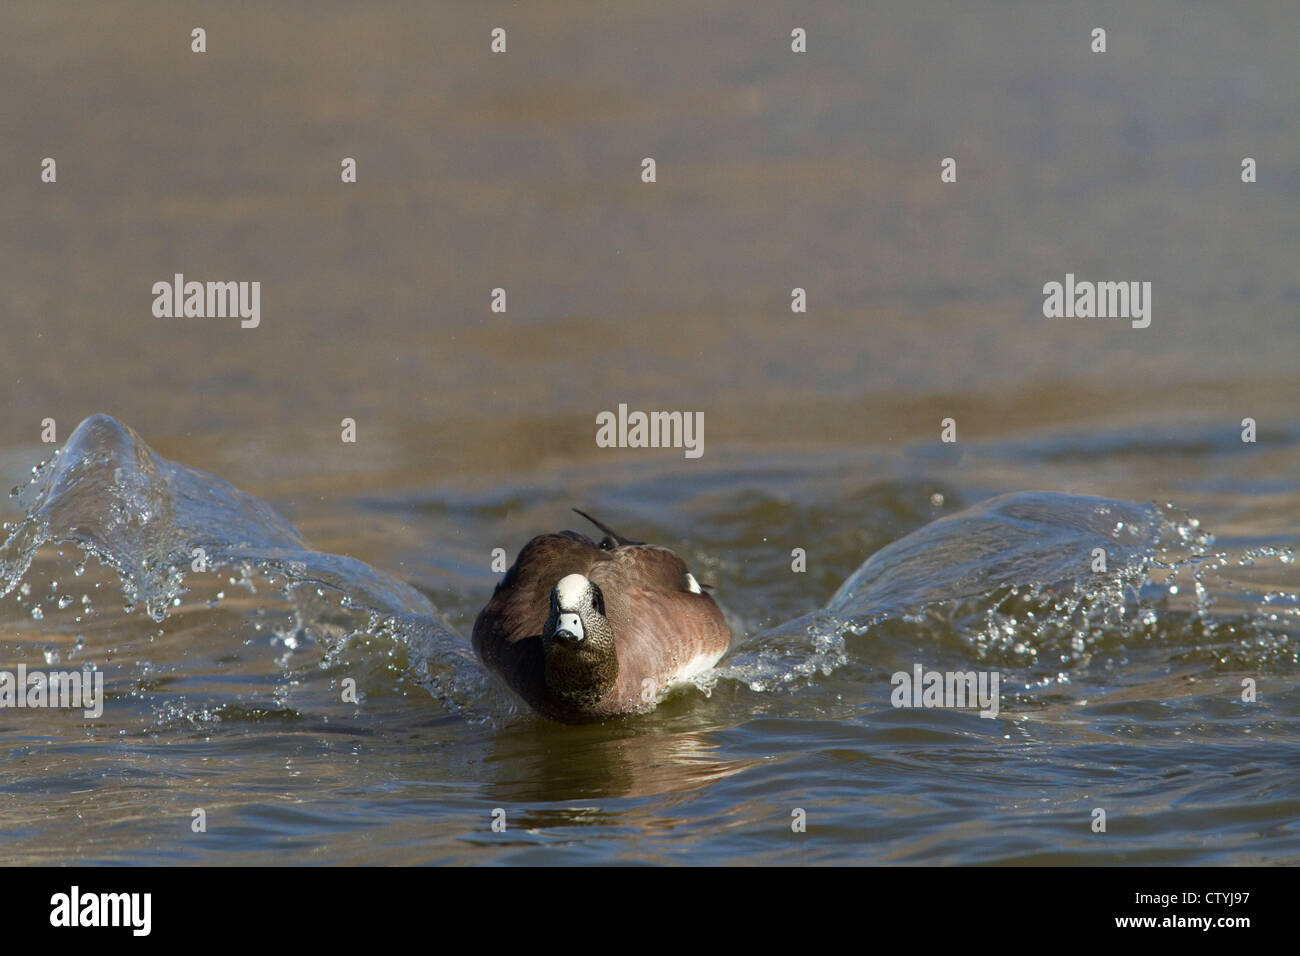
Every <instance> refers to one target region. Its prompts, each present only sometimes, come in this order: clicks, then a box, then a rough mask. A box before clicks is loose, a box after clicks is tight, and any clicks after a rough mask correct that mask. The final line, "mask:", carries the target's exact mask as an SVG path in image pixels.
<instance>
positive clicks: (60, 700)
mask: <svg viewBox="0 0 1300 956" xmlns="http://www.w3.org/2000/svg"><path fill="white" fill-rule="evenodd" d="M0 707H61V708H72V709H76V708H81V710H82V711H84V713H85V716H86V717H88V718H91V719H94V718H96V717H99V716H101V715H102V714H103V713H104V673H103V671H92V670H90V669H89V668H84V669H82V670H81V671H29V670H27V665H26V664H19V665H18V671H17V673H14V672H13V671H0Z"/></svg>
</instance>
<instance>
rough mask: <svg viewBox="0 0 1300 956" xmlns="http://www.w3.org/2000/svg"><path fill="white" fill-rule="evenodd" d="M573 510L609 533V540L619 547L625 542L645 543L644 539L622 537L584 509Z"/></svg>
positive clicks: (625, 543)
mask: <svg viewBox="0 0 1300 956" xmlns="http://www.w3.org/2000/svg"><path fill="white" fill-rule="evenodd" d="M573 510H574V511H575V512H577V513H578V514H580V515H582V516H583V517H584V518H586V519H587V520H588V521H590V522H591V523H592V524H594V525H595V526H596V527H597V528H599V529H600V530H601V531H603V532H605V534H607V535H609V538H610V540H611V541H613V542H614V543H615V544H616V545H618V546H619V547H623V546H624V545H627V544H645V542H644V541H633V540H632V539H631V538H625V537H623V536H622V535H621V534H619V533H618V532H617V531H615V530H614V529H613V528H611V527H610V526H609V525H607V524H605V523H604V522H601V521H597V520H596V519H595V518H593V517H592V516H591V515H589V514H587V512H585V511H579V510H578V509H577V508H574V509H573Z"/></svg>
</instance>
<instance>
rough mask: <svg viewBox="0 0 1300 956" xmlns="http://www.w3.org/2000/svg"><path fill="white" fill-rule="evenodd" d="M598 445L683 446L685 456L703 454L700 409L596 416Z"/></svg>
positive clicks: (622, 408)
mask: <svg viewBox="0 0 1300 956" xmlns="http://www.w3.org/2000/svg"><path fill="white" fill-rule="evenodd" d="M596 447H598V448H682V449H684V450H685V451H684V454H685V456H686V457H687V458H699V457H700V456H701V455H703V454H704V413H703V412H638V411H633V412H629V411H628V410H627V405H626V404H620V405H619V406H618V414H617V415H616V414H615V413H614V412H609V411H606V412H600V413H598V414H597V415H596Z"/></svg>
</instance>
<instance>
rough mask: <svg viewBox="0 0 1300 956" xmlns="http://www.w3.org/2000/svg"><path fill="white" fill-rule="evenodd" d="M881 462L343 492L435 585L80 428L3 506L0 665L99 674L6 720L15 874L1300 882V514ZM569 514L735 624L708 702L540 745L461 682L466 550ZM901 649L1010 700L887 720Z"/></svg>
mask: <svg viewBox="0 0 1300 956" xmlns="http://www.w3.org/2000/svg"><path fill="white" fill-rule="evenodd" d="M1116 440H1119V439H1116ZM1287 444H1288V447H1289V451H1288V453H1287V454H1288V456H1289V461H1290V465H1289V467H1290V468H1291V469H1292V470H1294V468H1295V463H1296V459H1297V446H1296V441H1295V436H1294V435H1292V436H1289V441H1288V443H1287ZM1221 450H1222V451H1223V453H1224V454H1230V453H1231V449H1230V448H1228V447H1227V446H1226V444H1225V445H1224V446H1223V447H1222V449H1221ZM1004 452H1005V449H1004V450H1003V451H1002V452H999V450H998V449H988V450H987V451H986V454H985V456H984V457H987V458H988V459H989V460H995V459H996V458H997V457H998V455H999V454H1001V453H1004ZM1070 454H1072V452H1071V449H1070V447H1069V445H1068V443H1066V442H1057V443H1054V444H1053V446H1052V448H1051V449H1050V450H1049V449H1043V448H1042V447H1039V448H1038V449H1037V450H1035V449H1034V448H1032V447H1030V446H1024V447H1020V448H1017V449H1016V450H1015V455H1016V457H1017V459H1019V460H1027V459H1029V458H1032V457H1034V456H1035V455H1042V456H1044V457H1048V456H1055V457H1057V458H1058V459H1059V458H1060V457H1062V456H1065V457H1068V456H1069V455H1070ZM1213 454H1214V451H1213V448H1212V447H1211V449H1209V450H1207V451H1206V456H1207V457H1212V456H1213ZM974 456H975V457H976V458H979V457H981V455H980V453H979V452H976V453H975V455H974ZM895 464H896V467H899V468H901V469H914V470H916V471H917V474H916V475H915V477H914V479H913V480H910V481H900V480H874V481H866V482H858V481H855V480H854V478H853V467H854V466H853V463H852V462H851V461H849V460H840V461H832V460H829V459H828V460H825V461H822V462H820V464H819V467H816V468H813V467H807V468H804V467H800V466H799V464H798V463H794V464H792V463H791V462H789V461H788V460H787V461H777V460H768V461H764V460H762V459H761V458H759V457H757V456H754V457H752V458H751V459H750V460H748V461H746V462H744V463H743V467H740V465H741V463H735V464H733V465H724V466H719V467H717V468H715V469H714V470H712V471H701V472H700V473H699V477H698V478H697V479H696V480H695V481H694V482H687V483H682V482H680V481H678V482H675V483H672V484H668V483H664V482H658V483H656V481H655V479H654V478H653V477H646V476H645V475H644V474H642V477H641V478H640V480H639V482H638V481H629V480H628V478H627V476H625V475H620V474H618V473H617V472H614V471H610V472H609V473H607V474H600V473H599V469H593V470H592V472H593V473H592V474H591V475H589V476H588V478H587V481H586V484H585V485H584V487H581V488H575V487H573V486H572V482H568V483H550V482H548V481H547V480H545V479H544V478H541V479H539V480H538V481H536V482H535V483H530V484H520V485H518V486H516V487H507V488H496V489H493V490H492V491H491V492H490V493H478V494H475V493H470V492H464V491H461V492H456V493H449V494H439V493H438V492H436V491H430V492H429V493H427V494H425V495H420V496H417V497H412V496H399V495H393V496H383V495H380V496H376V497H373V498H370V499H367V500H361V501H357V502H355V503H354V507H355V508H356V509H357V511H358V512H360V513H361V514H370V515H372V516H373V517H374V519H375V520H376V521H378V522H380V523H381V524H382V525H385V526H391V527H394V528H397V527H404V528H407V529H408V531H413V532H415V533H416V536H417V537H419V538H420V540H422V541H423V546H422V547H423V550H424V552H425V553H424V555H423V560H425V561H428V562H430V566H433V567H440V568H441V571H435V572H432V573H430V574H428V575H427V576H426V575H421V577H422V579H421V580H415V581H414V582H408V581H407V580H405V579H404V575H403V574H402V573H400V570H398V571H397V572H396V573H394V570H395V569H397V568H399V567H400V565H402V564H404V563H406V558H407V557H408V554H407V552H406V550H405V549H404V547H402V546H400V545H397V544H395V545H394V547H393V551H392V554H391V557H392V565H393V566H392V567H390V568H388V569H387V570H385V569H382V568H377V567H371V566H369V565H367V564H363V563H361V562H359V561H356V560H354V559H351V558H347V557H342V556H339V555H336V554H330V553H325V552H323V551H317V550H313V548H312V545H311V544H309V543H308V542H306V541H304V539H303V538H302V537H301V536H300V535H299V533H298V532H297V531H296V530H295V529H294V528H293V527H292V526H291V525H290V524H289V523H287V522H286V521H285V520H283V519H282V518H281V517H279V516H278V515H277V514H276V512H275V511H274V510H273V509H272V508H271V507H270V506H269V505H267V504H266V503H264V502H263V501H261V500H259V499H257V498H254V497H252V496H250V495H247V494H244V493H243V492H240V491H238V490H237V489H235V488H234V487H233V486H231V485H229V484H227V483H226V482H225V481H223V480H222V479H220V478H218V477H216V476H213V475H210V474H206V473H204V472H201V471H197V470H193V469H190V468H188V467H186V466H184V465H182V464H180V463H175V462H170V461H167V460H164V459H162V458H161V457H159V456H157V455H156V454H155V453H154V452H153V451H152V450H151V449H149V447H148V446H147V445H146V444H145V443H144V442H143V440H142V439H141V438H140V437H138V436H137V435H136V434H135V433H134V432H132V431H131V430H130V429H128V428H126V427H124V426H122V425H120V424H119V423H117V422H116V421H114V420H113V419H111V418H108V417H106V416H99V417H96V418H92V419H88V420H87V421H86V422H84V423H83V424H82V426H81V427H80V428H79V429H78V430H77V431H76V432H75V434H73V435H72V436H71V438H70V439H69V441H68V442H67V444H66V446H65V447H64V448H62V449H61V450H60V451H59V453H58V454H57V455H56V456H55V457H54V458H53V459H51V460H50V461H49V462H48V463H47V464H45V465H44V466H43V467H39V468H36V469H35V472H34V474H33V475H32V478H31V481H30V482H29V483H28V484H26V485H25V486H24V487H21V488H19V489H15V490H16V493H17V494H16V498H17V499H18V504H20V505H21V507H22V512H21V513H20V514H19V515H18V516H16V518H15V520H14V521H11V522H10V523H9V525H8V526H7V529H6V533H7V541H6V543H5V544H4V546H3V550H2V551H0V590H3V592H4V597H3V603H2V604H0V607H2V609H3V621H4V645H3V658H2V659H3V661H4V663H5V666H7V667H10V669H12V668H13V667H16V665H17V664H19V663H23V664H26V665H27V667H28V668H29V669H45V670H56V669H63V670H67V669H77V668H83V667H89V668H93V669H96V670H98V671H102V672H103V674H104V676H105V683H106V690H107V700H106V703H105V706H104V712H103V715H102V717H100V718H98V719H94V720H90V719H86V718H85V717H84V716H83V715H82V713H81V712H80V711H72V710H50V709H44V710H35V709H13V710H3V711H0V731H2V732H3V738H2V739H3V748H4V752H3V763H2V767H3V770H0V792H2V793H3V794H4V802H3V810H2V811H0V831H2V832H3V835H4V843H5V847H6V857H7V859H8V860H9V861H11V862H54V861H60V860H65V859H68V858H69V852H70V851H69V848H75V849H74V850H73V851H72V852H73V858H74V859H77V860H84V861H96V862H98V861H115V862H118V861H137V862H141V861H143V862H196V861H218V862H242V863H248V862H254V861H257V860H268V861H269V860H272V859H274V860H292V861H303V862H307V861H311V862H352V863H356V862H386V863H392V862H446V861H462V862H464V861H473V862H479V861H490V860H495V861H510V860H519V861H528V862H543V861H546V862H560V861H563V862H593V861H614V860H618V861H642V860H679V861H690V862H715V863H720V862H759V861H774V860H775V861H787V862H798V861H836V862H846V861H854V862H977V861H978V862H987V861H1020V862H1026V861H1034V862H1066V861H1093V862H1099V861H1128V862H1190V861H1198V862H1247V861H1273V862H1277V861H1292V862H1294V861H1296V860H1300V833H1298V832H1297V823H1296V820H1297V818H1298V813H1297V811H1300V775H1298V774H1297V769H1298V768H1300V758H1298V757H1297V749H1296V739H1297V734H1300V691H1298V690H1297V686H1296V673H1297V667H1296V663H1297V644H1296V640H1297V637H1298V636H1300V626H1298V625H1300V598H1298V597H1297V593H1296V573H1295V571H1296V569H1295V565H1294V563H1293V550H1292V549H1293V547H1294V541H1295V527H1296V519H1297V507H1296V504H1295V503H1294V501H1292V503H1291V504H1290V505H1289V506H1288V507H1289V511H1286V512H1285V513H1283V514H1282V515H1281V519H1282V520H1281V521H1280V522H1279V523H1276V524H1274V525H1273V526H1272V527H1259V528H1254V529H1242V530H1241V531H1239V532H1238V533H1236V534H1234V535H1233V536H1232V537H1231V538H1230V539H1225V538H1222V537H1216V536H1215V534H1214V533H1213V528H1210V527H1206V526H1204V525H1203V523H1202V522H1201V521H1200V520H1198V517H1196V516H1192V515H1189V514H1187V513H1185V512H1184V511H1182V510H1180V509H1179V508H1178V507H1174V506H1170V505H1167V504H1164V503H1159V504H1156V503H1150V504H1140V503H1125V502H1120V501H1114V500H1109V499H1103V498H1096V497H1087V496H1075V495H1063V494H1051V493H1045V492H1043V493H1021V494H1013V495H1008V496H1002V497H999V498H996V499H994V500H993V501H990V502H988V503H985V504H980V505H976V506H975V507H973V508H969V509H966V510H963V506H964V505H967V504H968V503H969V502H967V501H966V500H965V496H964V495H962V494H960V493H958V492H957V491H956V490H955V489H953V488H952V487H950V486H947V485H946V484H945V483H942V482H936V481H933V480H927V479H925V478H924V475H923V472H924V469H923V468H920V469H918V468H917V467H916V462H915V460H913V461H912V463H911V464H910V465H909V464H908V463H906V462H903V461H900V462H897V463H895ZM1039 466H1040V467H1043V463H1042V462H1041V461H1040V462H1039ZM575 495H576V497H575ZM570 503H577V504H580V505H582V506H589V507H591V508H593V509H596V510H597V513H599V514H601V515H603V516H605V517H606V518H607V519H608V520H609V521H610V522H611V523H614V521H615V518H617V523H618V525H620V526H623V527H625V528H627V529H628V533H634V534H636V535H638V536H642V537H646V538H650V539H653V540H658V541H662V542H664V543H666V544H669V545H671V546H673V547H675V548H678V549H680V550H681V551H682V552H683V553H684V554H685V555H686V556H687V557H688V559H689V560H690V561H691V562H692V564H693V566H694V567H696V568H697V569H698V573H699V575H700V577H701V578H702V579H704V580H707V581H708V582H709V583H711V584H712V585H713V586H714V589H715V590H714V593H715V594H716V595H717V597H718V599H719V601H720V602H721V603H722V604H723V606H724V608H725V609H726V611H727V613H728V615H729V617H730V619H731V623H732V627H733V631H734V635H735V636H734V640H733V647H732V650H731V652H730V653H729V654H728V655H727V657H726V658H724V659H723V661H722V662H721V663H720V665H719V667H718V668H717V669H716V671H715V672H714V673H713V674H711V675H708V676H707V677H706V678H705V679H703V680H702V681H701V682H700V687H698V688H696V687H691V688H686V689H684V690H681V691H678V692H676V693H674V694H673V695H672V696H670V697H669V698H668V699H667V700H665V701H663V702H662V703H661V704H660V706H659V707H658V708H657V709H655V710H654V711H653V712H651V713H648V714H645V715H641V716H637V717H632V718H627V719H622V720H617V721H613V722H610V723H607V724H603V725H597V726H590V727H565V726H558V725H553V724H550V723H548V722H545V721H542V720H540V719H538V718H536V717H534V716H532V715H531V714H530V713H528V712H527V711H526V709H522V708H521V706H517V705H516V704H515V703H514V701H513V699H512V697H511V696H510V694H509V693H508V692H507V691H505V690H503V689H502V688H500V687H499V686H497V685H495V684H494V682H493V681H491V680H489V679H488V678H487V677H486V676H485V675H484V674H483V672H482V671H481V670H480V669H479V667H478V665H477V662H476V661H475V660H474V658H473V655H472V654H471V653H470V652H469V650H468V646H467V643H466V642H465V641H464V640H463V639H462V637H461V636H460V635H463V634H466V633H467V632H468V630H469V625H470V623H471V622H472V619H473V615H474V614H475V613H476V612H477V609H478V607H479V606H481V604H482V602H483V601H485V600H486V597H487V595H488V594H489V593H490V589H491V586H492V583H493V582H494V580H495V576H494V575H493V574H492V572H491V570H490V568H489V557H490V553H491V550H492V548H493V547H496V546H498V545H500V546H504V547H508V549H509V551H510V554H511V557H513V553H514V551H515V550H517V548H518V547H519V546H520V545H522V544H523V541H524V535H522V534H520V533H518V532H517V531H516V530H515V529H516V528H517V527H519V526H527V527H531V528H532V529H533V530H534V531H540V530H542V529H543V528H550V527H552V526H559V525H563V526H577V522H576V519H570V518H569V516H567V515H566V513H565V508H566V507H567V506H568V505H569V504H570ZM507 528H509V530H507ZM1279 528H1280V529H1281V530H1279ZM394 540H395V541H397V540H399V539H398V538H397V537H396V536H395V537H394ZM891 542H892V543H891ZM796 548H803V549H804V550H805V551H806V554H807V570H806V571H804V572H796V571H794V570H792V562H793V559H792V556H791V554H792V551H793V550H794V549H796ZM1098 548H1100V549H1101V550H1102V552H1103V553H1104V554H1105V556H1106V561H1107V569H1106V571H1105V572H1099V571H1096V570H1094V562H1095V554H1096V552H1095V549H1098ZM195 549H202V556H203V558H204V559H205V560H206V561H207V562H209V567H208V569H207V570H194V565H193V562H194V561H195V560H196V551H195ZM873 552H874V553H873ZM864 559H865V560H864ZM917 664H920V665H921V666H922V667H923V668H925V669H926V670H930V669H935V670H940V671H948V670H957V671H968V670H972V669H977V670H985V671H997V672H998V673H999V674H1000V675H1001V680H1002V684H1001V702H1000V711H999V713H998V715H997V716H996V717H993V718H986V717H981V716H980V715H979V713H978V711H977V710H975V709H965V710H955V709H938V708H896V707H894V706H892V704H891V692H892V690H893V685H892V684H891V675H892V674H893V673H895V672H896V671H907V672H909V673H910V672H911V671H912V669H913V667H914V666H915V665H917ZM1246 678H1249V680H1250V681H1251V682H1253V683H1254V685H1255V687H1256V694H1257V698H1256V700H1254V701H1253V702H1250V701H1245V700H1243V680H1244V679H1246ZM349 681H354V682H355V686H356V688H357V701H356V702H355V703H353V702H351V700H349V699H345V697H347V696H348V695H346V694H345V690H346V688H347V687H348V686H349V684H348V682H349ZM498 808H500V810H503V811H504V820H505V823H506V827H505V830H504V832H498V831H494V830H493V828H492V822H493V819H494V815H493V814H494V811H496V810H497V809H498ZM1096 808H1102V809H1104V810H1105V811H1106V814H1107V828H1106V832H1105V833H1096V832H1093V829H1092V822H1093V811H1094V810H1095V809H1096ZM195 809H202V810H203V811H204V813H205V814H206V826H207V829H206V832H201V833H199V832H194V831H193V829H192V820H193V819H194V817H193V811H194V810H195ZM799 809H801V810H803V811H804V812H805V813H806V817H807V830H806V832H795V830H794V829H792V826H791V824H792V820H793V819H794V817H793V816H792V814H794V813H795V812H796V810H799ZM497 817H498V818H500V814H498V815H497Z"/></svg>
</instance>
